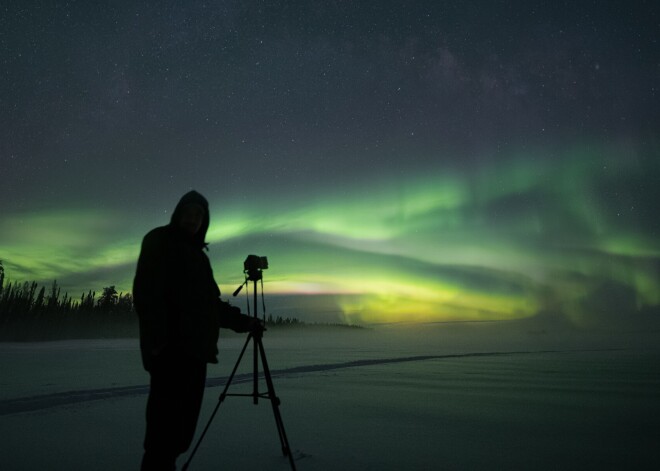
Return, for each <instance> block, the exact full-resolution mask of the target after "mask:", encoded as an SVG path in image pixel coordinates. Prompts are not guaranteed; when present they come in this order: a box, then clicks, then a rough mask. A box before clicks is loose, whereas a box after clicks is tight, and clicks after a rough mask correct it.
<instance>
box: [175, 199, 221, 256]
mask: <svg viewBox="0 0 660 471" xmlns="http://www.w3.org/2000/svg"><path fill="white" fill-rule="evenodd" d="M189 204H197V205H199V206H201V207H202V208H204V219H203V220H202V226H201V227H200V228H199V232H197V234H195V235H194V236H193V241H194V243H195V245H199V247H200V248H203V247H206V246H207V244H206V242H205V241H204V239H206V231H208V229H209V223H210V220H211V218H210V216H209V202H208V201H207V200H206V198H204V196H202V195H201V194H200V193H198V192H196V191H195V190H192V191H189V192H188V193H186V194H185V195H183V196H182V197H181V199H180V200H179V202H178V203H177V205H176V208H174V212H173V213H172V218H171V219H170V225H171V226H172V227H176V228H177V229H178V227H179V226H178V220H179V215H180V214H181V210H182V209H183V208H184V207H185V206H186V205H189Z"/></svg>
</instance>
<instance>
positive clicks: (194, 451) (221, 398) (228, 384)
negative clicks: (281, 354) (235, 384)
mask: <svg viewBox="0 0 660 471" xmlns="http://www.w3.org/2000/svg"><path fill="white" fill-rule="evenodd" d="M250 340H252V333H250V334H249V335H248V337H247V340H246V341H245V345H243V350H241V354H240V355H239V356H238V360H236V364H235V365H234V369H233V370H232V371H231V374H230V375H229V378H227V383H226V384H225V387H224V389H223V390H222V392H221V393H220V396H219V397H218V403H217V404H216V405H215V409H213V412H212V413H211V417H209V420H208V422H206V426H205V427H204V430H203V431H202V434H201V435H200V437H199V440H197V443H196V444H195V448H193V450H192V452H191V453H190V456H189V457H188V460H187V461H186V463H185V464H184V465H183V468H181V469H182V471H186V470H187V469H188V466H190V462H191V461H192V459H193V457H194V456H195V453H197V449H198V448H199V445H201V443H202V440H203V439H204V436H205V435H206V432H207V431H208V430H209V427H210V426H211V422H213V418H214V417H215V414H216V413H217V412H218V409H219V408H220V404H222V402H223V401H224V400H225V398H226V397H227V390H228V389H229V386H230V385H231V382H232V380H233V379H234V375H236V371H237V370H238V365H240V363H241V360H242V359H243V355H244V354H245V350H246V349H247V346H248V344H249V343H250Z"/></svg>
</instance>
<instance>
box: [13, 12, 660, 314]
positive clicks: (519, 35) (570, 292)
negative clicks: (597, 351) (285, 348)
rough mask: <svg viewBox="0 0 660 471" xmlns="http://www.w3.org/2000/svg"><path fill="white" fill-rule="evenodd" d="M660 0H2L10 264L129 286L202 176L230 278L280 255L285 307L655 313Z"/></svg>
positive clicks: (78, 287)
mask: <svg viewBox="0 0 660 471" xmlns="http://www.w3.org/2000/svg"><path fill="white" fill-rule="evenodd" d="M659 9H660V7H658V6H657V3H656V2H652V1H620V2H619V1H593V2H587V1H576V2H575V1H556V2H555V1H553V2H548V1H481V2H470V1H447V2H444V1H410V2H401V1H396V2H395V1H389V0H379V1H339V0H336V1H330V0H328V1H325V0H324V1H314V0H304V1H293V0H289V1H244V0H241V1H233V0H227V1H206V2H198V1H190V0H188V1H181V2H171V1H150V2H144V1H140V2H128V1H125V2H112V1H100V2H97V1H93V2H87V1H78V2H76V1H70V2H58V1H53V2H34V3H32V2H23V1H20V2H19V1H10V2H3V6H2V7H0V64H1V68H0V132H1V133H2V134H1V135H0V260H2V261H3V263H4V266H5V270H6V274H7V276H8V277H9V278H10V279H11V280H12V281H26V280H30V281H32V280H35V281H38V282H40V283H43V284H49V283H51V282H52V280H54V279H57V281H58V282H59V283H60V284H61V285H62V287H63V289H62V291H65V290H66V291H68V293H69V295H71V296H73V297H74V298H78V297H80V295H81V294H82V293H83V292H87V291H88V290H90V289H91V290H95V291H97V292H99V291H101V289H102V288H103V287H105V286H109V285H116V286H117V288H118V289H119V290H122V291H130V288H131V283H132V277H133V274H134V270H135V263H136V260H137V256H138V253H139V246H140V242H141V239H142V237H143V235H144V234H145V233H146V232H148V231H149V230H150V229H152V228H153V227H155V226H159V225H163V224H166V223H167V222H169V218H170V215H171V211H172V210H173V209H174V206H175V205H176V203H177V201H178V199H179V198H180V197H181V196H182V195H183V194H184V193H185V192H187V191H188V190H190V189H195V190H197V191H199V192H201V193H202V194H204V195H205V196H206V197H207V198H208V199H209V202H210V206H211V227H210V230H209V233H208V237H207V241H208V242H209V243H210V251H209V252H208V254H209V257H210V258H211V261H212V264H213V267H214V270H215V275H216V279H217V281H218V282H219V284H220V286H221V289H222V290H223V294H224V295H225V297H228V296H229V295H230V293H231V292H232V291H233V289H234V288H235V287H236V286H237V285H238V284H240V283H241V282H242V280H243V273H242V268H243V260H244V259H245V257H246V255H248V254H251V253H254V254H258V255H264V256H268V259H269V261H270V268H269V269H268V270H267V271H265V272H264V275H265V276H264V279H265V284H264V288H265V294H266V300H267V302H268V301H269V300H270V301H271V302H272V304H271V305H272V307H273V314H275V315H293V316H295V317H298V318H300V319H303V320H324V321H342V322H344V321H346V322H359V323H369V322H395V321H453V320H506V319H515V318H524V317H531V316H536V317H538V318H541V317H543V318H548V317H549V318H553V319H557V320H562V321H567V322H570V323H571V324H574V325H578V326H601V325H621V324H622V323H623V324H625V325H631V326H634V325H637V321H638V320H639V319H642V318H648V317H652V316H655V317H656V318H658V317H660V289H659V286H660V279H659V278H660V262H659V257H660V240H659V236H660V225H659V224H660V223H659V222H658V217H657V214H656V213H657V211H656V208H657V206H658V204H657V201H659V200H660V190H659V188H660V179H659V177H660V163H659V158H660V139H659V137H660V136H659V130H660V111H659V110H660V103H659V100H658V94H659V87H660V47H659V44H658V33H659V31H660V16H659V15H658V11H659ZM173 276H176V274H173ZM640 325H641V324H640Z"/></svg>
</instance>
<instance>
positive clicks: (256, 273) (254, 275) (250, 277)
mask: <svg viewBox="0 0 660 471" xmlns="http://www.w3.org/2000/svg"><path fill="white" fill-rule="evenodd" d="M259 280H261V281H262V288H261V292H262V295H263V275H262V272H261V269H255V270H246V279H245V282H244V283H243V284H242V285H241V286H239V287H238V289H237V290H236V291H234V296H236V295H237V294H238V293H239V291H240V290H241V289H242V288H243V286H245V285H247V283H248V281H252V282H253V283H254V290H253V295H254V318H255V319H258V317H257V281H259ZM264 315H265V314H264ZM257 325H259V326H260V324H257ZM263 330H264V329H263V328H262V327H261V326H260V327H259V328H256V329H254V330H252V332H250V333H249V334H248V336H247V339H246V340H245V344H244V345H243V349H242V350H241V353H240V355H239V356H238V360H236V364H235V365H234V369H233V370H232V372H231V374H230V375H229V378H228V379H227V384H225V387H224V389H223V390H222V392H221V393H220V396H219V397H218V403H217V404H216V406H215V409H214V410H213V413H212V414H211V417H210V418H209V421H208V422H207V424H206V427H204V431H203V432H202V435H201V436H200V437H199V440H198V441H197V444H196V445H195V448H193V451H192V453H191V454H190V457H189V458H188V461H186V463H185V464H184V465H183V468H182V469H183V471H186V470H187V469H188V466H189V465H190V462H191V461H192V459H193V457H194V456H195V453H196V452H197V449H198V448H199V445H200V444H201V443H202V440H203V439H204V436H205V435H206V432H207V431H208V429H209V427H210V426H211V422H212V421H213V418H214V417H215V415H216V413H217V412H218V409H219V408H220V404H222V403H223V401H224V400H225V398H226V397H227V396H242V397H251V398H252V402H253V404H255V405H256V404H258V403H259V398H262V399H268V400H270V403H271V406H272V408H273V414H274V416H275V424H276V425H277V433H278V435H279V437H280V444H281V446H282V453H283V454H284V456H288V458H289V463H290V464H291V469H292V470H293V471H295V470H296V465H295V463H294V461H293V454H292V453H291V448H290V447H289V441H288V440H287V438H286V432H285V431H284V422H283V421H282V416H281V414H280V409H279V405H280V399H279V398H278V397H277V396H276V395H275V387H274V386H273V379H272V378H271V375H270V369H269V368H268V360H266V352H265V350H264V345H263V341H262V339H263ZM251 341H252V342H253V347H254V350H253V353H254V354H253V372H252V374H253V381H252V383H253V388H252V393H249V394H248V393H245V394H238V393H233V394H229V393H228V392H227V391H228V390H229V386H230V385H231V382H232V380H233V379H234V375H235V374H236V371H237V370H238V366H239V365H240V363H241V360H242V359H243V355H244V354H245V351H246V350H247V347H248V345H249V344H250V342H251ZM259 358H261V364H262V365H263V370H264V373H263V374H264V379H265V380H266V386H267V388H268V390H267V391H266V392H261V393H260V392H259Z"/></svg>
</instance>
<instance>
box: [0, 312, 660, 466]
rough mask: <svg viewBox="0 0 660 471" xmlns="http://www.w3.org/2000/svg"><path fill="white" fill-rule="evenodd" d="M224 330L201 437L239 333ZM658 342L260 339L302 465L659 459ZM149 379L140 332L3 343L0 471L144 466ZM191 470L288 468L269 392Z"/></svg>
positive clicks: (477, 330) (651, 337)
mask: <svg viewBox="0 0 660 471" xmlns="http://www.w3.org/2000/svg"><path fill="white" fill-rule="evenodd" d="M222 333H223V335H222V338H221V342H220V345H219V347H220V350H221V352H220V360H221V361H220V363H219V364H218V365H211V366H210V367H209V386H208V387H207V390H206V396H205V402H204V406H203V410H202V415H201V417H200V424H199V426H198V433H199V432H201V429H202V427H203V426H204V425H205V424H206V422H207V420H208V418H209V416H210V414H211V412H212V410H213V409H214V408H215V406H216V405H217V403H218V396H219V394H220V392H221V390H222V386H223V384H224V378H225V377H226V376H227V375H228V374H229V373H230V372H231V368H232V367H233V365H234V364H235V362H236V358H237V356H238V353H239V351H240V349H241V347H242V346H243V343H244V339H245V337H244V336H239V335H236V334H233V333H227V332H225V331H223V332H222ZM657 340H658V334H657V333H653V332H650V333H646V334H643V333H631V334H617V335H616V336H614V335H613V334H607V333H600V334H590V335H586V334H577V333H566V332H562V333H560V334H559V333H557V334H552V333H546V332H545V331H542V332H533V331H529V330H528V329H526V328H516V326H515V325H513V324H509V325H488V324H484V325H451V324H444V325H443V324H438V325H427V326H380V327H376V328H373V329H359V330H357V329H356V330H347V329H330V328H325V329H311V328H303V329H289V330H273V331H269V332H266V336H265V338H264V347H265V350H266V353H267V356H268V361H269V364H270V368H271V372H272V376H273V380H274V383H275V389H276V392H277V395H278V396H279V398H280V399H281V401H282V404H281V406H280V411H281V414H282V418H283V422H284V426H285V429H286V433H287V436H288V439H289V442H290V445H291V447H292V449H293V450H294V456H295V458H296V468H297V469H298V470H299V471H303V470H338V469H346V470H390V469H392V470H439V469H442V470H475V469H477V470H479V469H484V470H486V469H487V470H490V469H502V470H531V469H534V470H546V469H547V470H550V469H560V470H570V469H580V470H585V469H594V470H595V469H598V470H603V469H660V467H658V465H660V454H659V452H658V451H657V443H658V439H659V438H660V400H659V398H660V374H659V373H660V361H659V360H660V343H658V342H657ZM251 358H252V357H251V348H250V349H249V351H248V353H247V357H246V358H245V359H244V360H243V361H242V362H241V368H240V370H239V374H240V375H241V376H239V377H238V378H237V380H236V381H235V382H234V383H233V384H232V386H231V388H230V391H229V392H230V393H235V392H247V393H249V392H250V391H251V388H252V382H251V381H250V380H249V379H248V380H246V381H242V379H243V378H244V376H248V375H249V373H250V372H251V367H252V366H251V365H252V362H251ZM239 380H241V381H239ZM147 384H148V375H147V374H146V373H145V372H144V371H143V370H142V367H141V364H140V358H139V351H138V346H137V340H135V339H119V340H77V341H62V342H44V343H28V344H18V343H3V344H0V385H1V387H0V436H1V437H2V440H1V442H0V443H1V444H0V447H1V448H0V451H1V452H2V453H1V455H0V456H1V458H0V459H1V462H0V469H2V470H9V471H13V470H37V469H39V470H52V471H57V470H98V471H103V470H130V469H136V470H137V469H139V463H140V458H141V444H142V438H143V433H144V407H145V403H146V398H147V396H146V394H147V391H148V387H147ZM265 388H266V386H265V384H263V382H261V385H260V389H261V390H265ZM185 459H186V456H185V455H184V456H183V457H181V458H180V460H179V465H180V466H181V465H182V464H183V463H184V461H185ZM189 469H190V470H191V471H194V470H220V469H222V470H237V469H243V470H252V469H254V470H257V469H258V470H271V469H272V470H286V469H290V465H289V462H288V460H287V459H286V458H284V457H283V456H282V453H281V450H280V443H279V438H278V436H277V430H276V427H275V422H274V419H273V412H272V409H271V407H270V404H269V403H268V401H265V400H263V401H260V402H259V404H258V405H256V406H255V405H253V404H252V400H251V399H250V398H243V397H228V398H227V399H226V400H225V401H224V402H223V403H222V404H221V405H220V407H219V412H218V415H217V416H216V418H215V419H214V420H213V422H212V424H211V428H210V430H209V432H208V434H207V436H206V438H205V439H204V441H203V442H202V445H201V447H200V449H199V451H198V452H197V454H196V456H195V457H194V459H193V461H192V463H191V466H190V468H189Z"/></svg>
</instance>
